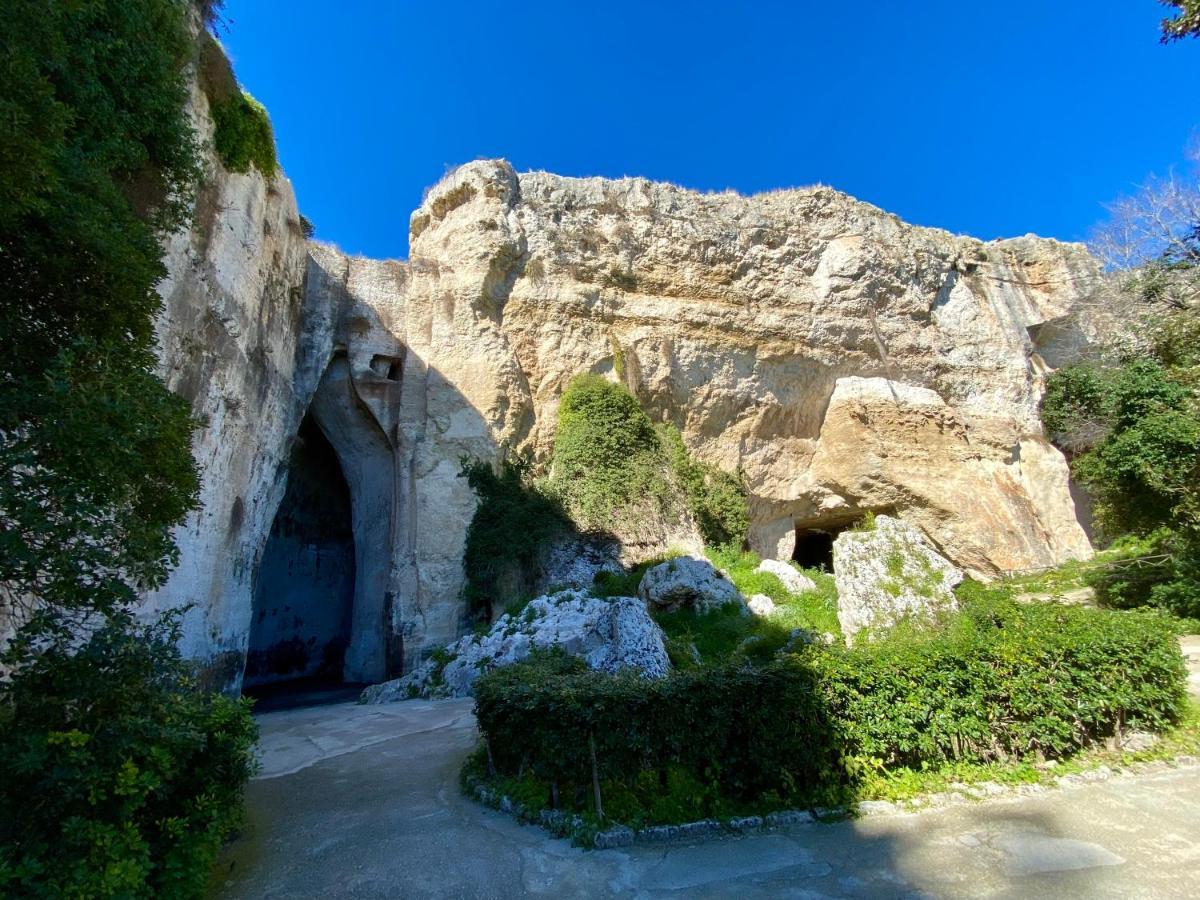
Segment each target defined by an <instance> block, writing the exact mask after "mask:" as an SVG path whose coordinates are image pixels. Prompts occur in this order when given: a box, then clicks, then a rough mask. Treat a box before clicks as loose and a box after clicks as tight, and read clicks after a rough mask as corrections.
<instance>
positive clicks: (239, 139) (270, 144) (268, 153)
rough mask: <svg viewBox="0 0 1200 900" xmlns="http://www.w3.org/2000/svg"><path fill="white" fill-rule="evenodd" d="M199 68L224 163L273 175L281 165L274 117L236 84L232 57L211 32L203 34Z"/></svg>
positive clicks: (215, 143) (230, 167) (216, 144)
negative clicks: (273, 121) (230, 57)
mask: <svg viewBox="0 0 1200 900" xmlns="http://www.w3.org/2000/svg"><path fill="white" fill-rule="evenodd" d="M199 68H200V86H201V88H202V89H203V90H204V95H205V96H206V97H207V98H208V106H209V114H210V115H211V116H212V120H213V146H214V149H216V151H217V155H218V156H219V157H221V162H222V163H224V165H225V168H227V169H228V170H229V171H231V172H248V171H250V167H251V166H254V168H256V169H258V171H259V172H261V173H262V174H263V175H265V176H266V177H268V178H270V177H271V176H272V175H274V174H275V170H276V169H277V168H278V165H279V164H278V161H277V159H276V155H275V133H274V131H273V130H272V128H271V118H270V116H268V115H267V110H266V109H265V108H264V107H263V105H262V104H261V103H259V102H258V101H257V100H255V99H254V98H253V97H252V96H250V94H249V93H247V92H246V91H245V90H243V89H242V88H241V86H240V85H239V84H238V83H237V78H236V77H235V76H234V74H233V67H232V66H230V64H229V58H228V57H227V56H226V55H225V51H224V50H223V49H221V45H220V44H218V43H217V41H216V39H215V38H213V37H212V35H210V34H204V35H202V36H201V42H200V67H199Z"/></svg>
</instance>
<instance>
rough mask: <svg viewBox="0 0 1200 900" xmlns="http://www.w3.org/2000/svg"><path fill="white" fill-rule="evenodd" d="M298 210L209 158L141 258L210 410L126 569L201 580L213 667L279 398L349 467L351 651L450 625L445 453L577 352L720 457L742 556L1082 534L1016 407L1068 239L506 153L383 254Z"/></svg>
mask: <svg viewBox="0 0 1200 900" xmlns="http://www.w3.org/2000/svg"><path fill="white" fill-rule="evenodd" d="M198 103H200V105H201V107H202V104H203V99H202V98H199V100H198ZM200 112H201V115H200V118H201V120H203V109H202V108H201V110H200ZM296 222H297V215H296V210H295V204H294V200H293V198H292V194H291V190H290V187H289V186H288V185H287V183H286V182H285V181H284V180H283V179H281V178H276V179H274V180H267V179H264V178H262V177H261V176H258V175H255V174H251V175H232V174H230V173H227V172H224V171H223V170H221V169H220V167H219V165H216V166H215V171H214V174H213V177H212V179H211V180H210V183H209V186H208V187H207V189H206V191H205V195H204V197H202V198H201V202H200V204H199V205H198V208H197V216H196V224H195V226H194V227H193V229H192V231H191V232H190V233H189V234H186V235H181V236H178V237H177V238H176V239H175V240H174V241H173V242H172V244H171V247H170V255H169V265H170V269H171V273H172V275H171V278H170V280H169V281H168V282H167V284H165V285H164V288H163V294H164V298H165V300H166V307H167V308H166V313H165V315H164V317H163V320H162V322H161V327H160V333H161V336H162V344H163V355H164V371H165V373H166V374H167V377H168V380H169V382H170V383H171V385H172V386H173V387H175V388H176V389H178V390H180V391H181V392H182V393H184V394H185V396H188V397H189V398H190V399H192V400H193V403H194V404H195V407H196V410H197V412H198V413H202V414H204V415H206V416H207V417H208V424H207V426H206V427H205V428H204V429H203V430H202V432H201V433H200V434H199V435H198V438H197V443H196V453H197V459H198V460H199V461H200V463H201V466H202V469H203V476H204V487H203V498H202V500H203V506H202V509H201V511H200V512H199V513H198V514H197V515H196V516H194V517H193V518H192V519H191V520H190V521H189V522H188V523H187V525H186V526H185V527H184V528H183V529H181V532H180V543H181V547H182V551H183V562H182V563H181V565H180V567H179V569H178V570H177V571H176V573H175V575H174V576H173V578H172V580H171V582H170V584H168V585H167V587H166V588H165V589H164V590H162V591H160V592H159V593H158V595H157V596H156V597H155V598H154V599H155V601H156V602H157V603H159V604H166V603H180V602H186V601H194V602H196V603H197V604H198V608H197V610H196V611H195V612H193V613H192V615H191V618H190V619H189V627H188V637H187V640H188V646H187V648H186V649H188V651H189V652H191V653H193V655H196V656H199V657H204V658H209V659H213V660H217V661H220V660H224V661H225V663H226V667H225V671H224V672H223V673H222V675H223V676H228V677H227V678H223V680H224V681H225V682H226V683H229V684H236V683H237V681H238V678H239V677H240V668H241V660H242V659H243V658H244V656H245V653H246V649H247V642H248V639H249V638H248V634H249V629H250V622H251V617H252V615H253V614H254V605H255V601H254V600H253V599H252V598H253V596H254V590H255V584H254V580H255V572H256V568H257V566H258V561H259V560H260V559H261V557H262V553H263V546H264V544H265V542H266V540H267V534H268V532H269V531H270V529H271V522H272V519H273V517H274V515H275V510H276V508H277V507H278V505H279V502H280V498H281V497H282V495H283V491H284V486H285V483H286V471H285V468H286V467H285V465H284V461H285V460H286V459H287V458H288V451H289V447H290V444H291V442H292V440H293V439H294V436H295V435H296V433H297V430H298V428H299V423H300V421H301V419H302V418H303V416H304V415H305V414H306V413H307V414H309V415H312V416H313V418H314V420H315V422H316V424H317V425H318V426H319V427H320V430H321V431H322V432H323V433H324V435H325V436H326V437H327V438H328V440H329V442H330V444H331V445H332V447H333V449H334V451H335V452H336V454H337V458H338V460H339V461H340V463H341V469H342V474H343V476H344V477H345V480H346V483H347V485H348V488H349V495H350V501H351V507H352V518H353V534H354V555H355V558H356V567H357V577H356V582H355V588H354V610H353V618H354V628H353V637H352V639H351V642H350V646H349V647H348V648H347V651H346V657H345V674H346V677H347V678H351V679H356V680H378V679H380V678H382V677H385V676H386V675H393V674H397V673H398V672H400V671H408V670H410V669H411V668H412V667H413V666H414V665H415V664H416V663H417V662H418V661H419V659H420V657H421V655H422V653H423V652H427V650H428V648H431V647H434V646H440V645H442V644H445V643H446V642H448V641H449V640H451V639H453V638H454V637H456V636H457V635H458V634H459V633H460V632H461V630H462V628H463V627H464V620H463V609H462V604H461V601H460V595H461V588H462V583H463V573H462V563H461V557H462V549H463V542H464V537H465V531H466V528H467V525H468V523H469V521H470V517H471V514H472V511H473V508H474V500H473V498H472V496H471V494H470V492H469V490H468V489H467V486H466V483H465V481H464V480H463V479H461V478H459V477H458V471H459V467H460V459H461V458H462V457H464V456H466V457H475V458H484V459H494V458H496V457H497V456H499V455H500V454H501V453H503V452H506V451H509V450H524V451H529V452H532V453H533V454H534V455H535V456H537V457H539V458H541V459H543V460H545V459H546V458H547V457H548V454H549V451H550V448H551V445H552V441H553V434H554V428H555V421H556V410H557V404H558V399H559V397H560V396H561V394H562V391H563V389H564V388H565V386H566V384H567V382H568V381H569V380H570V378H571V377H572V376H574V375H575V374H577V373H580V372H589V371H590V372H596V373H602V374H606V375H608V376H609V377H612V378H617V379H621V380H623V381H624V382H625V384H626V385H627V386H628V387H629V388H630V389H631V390H632V391H633V392H634V393H635V394H636V395H637V396H638V398H639V399H640V401H641V403H642V405H643V407H644V408H645V409H646V410H647V411H648V412H649V413H650V414H651V416H652V418H654V419H656V420H661V421H670V422H674V423H675V424H677V425H678V426H679V427H680V428H681V430H682V433H683V435H684V438H685V441H686V442H687V444H688V446H689V447H690V448H691V449H692V451H693V452H694V453H695V454H696V455H697V456H699V457H700V458H702V459H704V460H707V461H709V462H712V463H714V464H716V465H718V466H720V467H722V468H724V469H726V470H727V471H734V470H739V469H740V470H741V471H742V472H744V474H745V478H746V481H747V484H748V486H749V488H750V491H751V495H752V500H751V514H752V529H751V537H750V540H751V544H752V546H753V547H754V549H756V550H757V551H758V552H760V553H761V554H763V555H764V556H767V557H783V558H787V557H790V556H791V555H792V553H793V546H794V544H795V541H796V538H797V535H798V534H799V535H800V536H801V538H802V539H803V537H804V535H806V534H808V533H809V532H810V531H812V530H824V531H836V530H837V529H838V528H840V527H843V526H844V525H846V524H848V523H849V522H851V521H853V520H854V519H855V518H857V517H858V516H860V515H861V514H862V513H863V512H864V511H867V510H874V511H878V512H887V513H891V514H895V515H897V516H899V517H900V518H902V519H905V520H907V521H909V522H911V523H913V524H914V525H916V526H918V527H919V528H920V529H921V530H922V531H923V532H924V533H925V534H926V535H927V536H928V537H929V538H930V539H931V540H932V541H933V542H934V543H935V544H937V545H938V547H939V548H940V549H941V550H942V551H943V552H944V553H945V554H946V555H947V556H948V557H949V558H950V559H951V560H953V561H954V562H955V563H956V564H958V565H960V566H962V567H963V568H965V569H966V570H967V571H969V572H971V573H973V574H976V575H980V576H985V577H986V576H989V575H993V574H995V573H997V572H999V571H1003V570H1008V569H1017V568H1027V567H1033V566H1041V565H1050V564H1055V563H1058V562H1062V561H1064V560H1066V559H1071V558H1079V557H1084V556H1087V555H1088V554H1089V553H1090V547H1089V545H1088V542H1087V539H1086V537H1085V535H1084V533H1083V531H1082V529H1081V528H1080V526H1079V524H1078V522H1077V521H1076V517H1075V512H1074V508H1073V505H1072V501H1071V498H1070V495H1069V492H1068V479H1067V469H1066V465H1065V463H1064V461H1063V458H1062V456H1061V455H1060V454H1059V453H1058V451H1057V450H1055V449H1054V448H1052V447H1051V446H1050V445H1049V444H1048V443H1046V441H1045V440H1044V439H1043V437H1042V433H1041V426H1040V423H1039V421H1038V414H1037V408H1038V403H1039V400H1040V397H1041V391H1042V384H1043V376H1044V373H1045V372H1046V370H1047V364H1048V363H1049V364H1055V363H1056V360H1057V358H1058V357H1059V356H1060V355H1061V354H1062V353H1063V352H1064V348H1066V349H1070V348H1071V347H1072V346H1073V345H1074V344H1077V343H1078V342H1079V341H1080V340H1082V337H1081V336H1080V335H1079V334H1078V333H1077V332H1076V330H1075V329H1074V328H1073V326H1071V325H1070V322H1071V321H1072V319H1071V316H1070V313H1071V311H1072V308H1073V306H1074V305H1076V304H1077V303H1078V302H1079V301H1080V300H1081V299H1083V298H1084V297H1086V295H1087V294H1088V293H1089V292H1090V291H1091V290H1092V289H1093V287H1094V286H1095V285H1096V284H1097V281H1098V278H1099V271H1098V267H1097V264H1096V263H1095V261H1094V260H1093V259H1092V258H1091V257H1090V256H1089V255H1088V254H1087V252H1086V251H1085V250H1084V249H1083V248H1082V247H1081V246H1078V245H1068V244H1061V243H1058V242H1055V241H1048V240H1040V239H1037V238H1032V237H1027V238H1019V239H1014V240H1008V241H997V242H991V243H988V244H983V243H980V242H979V241H975V240H972V239H969V238H964V237H956V236H953V235H950V234H948V233H946V232H943V231H938V230H935V229H929V228H918V227H914V226H910V225H907V224H905V223H903V222H901V221H900V220H898V219H897V218H896V217H894V216H891V215H888V214H887V213H884V212H882V211H880V210H878V209H876V208H874V207H872V206H869V205H867V204H865V203H861V202H858V201H855V200H853V199H851V198H849V197H847V196H845V195H843V194H840V193H838V192H836V191H833V190H830V189H828V188H810V189H803V190H792V191H780V192H775V193H770V194H764V195H759V196H755V197H742V196H738V195H736V194H731V193H729V194H698V193H695V192H692V191H687V190H683V189H680V188H676V187H673V186H671V185H665V184H654V183H651V182H647V181H644V180H636V179H626V180H622V181H607V180H603V179H572V178H562V177H558V176H554V175H548V174H545V173H530V174H523V175H518V174H517V173H515V172H514V170H513V169H512V167H511V166H509V165H508V164H507V163H505V162H502V161H485V162H476V163H471V164H469V165H466V166H463V167H461V168H460V169H458V170H456V171H455V172H453V173H452V174H450V175H448V176H447V177H446V178H445V179H444V180H443V181H442V182H441V183H440V184H438V185H437V186H436V187H434V188H433V189H432V190H431V191H430V193H429V194H428V196H427V198H426V199H425V201H424V202H423V203H422V205H421V208H420V209H418V210H417V211H416V212H415V213H414V214H413V216H412V222H411V256H410V260H409V261H408V262H406V263H402V262H379V261H370V260H362V259H354V258H348V257H346V256H344V255H343V254H341V253H339V252H338V251H336V250H335V249H333V248H330V247H326V246H321V245H312V246H310V247H308V248H307V252H308V258H307V261H306V260H305V254H306V246H305V242H304V241H303V239H302V237H301V236H300V235H299V232H298V227H297V225H296ZM219 680H222V679H219Z"/></svg>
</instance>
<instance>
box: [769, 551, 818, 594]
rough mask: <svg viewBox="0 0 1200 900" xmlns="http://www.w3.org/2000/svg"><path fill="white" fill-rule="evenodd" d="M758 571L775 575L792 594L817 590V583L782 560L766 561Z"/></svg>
mask: <svg viewBox="0 0 1200 900" xmlns="http://www.w3.org/2000/svg"><path fill="white" fill-rule="evenodd" d="M756 571H759V572H766V573H767V574H768V575H774V576H775V577H776V578H778V579H779V580H780V581H782V582H783V586H784V588H786V589H787V591H788V593H790V594H805V593H808V592H809V591H815V590H816V589H817V585H816V583H815V582H814V581H813V580H812V579H811V578H809V577H808V576H807V575H801V574H800V573H799V572H797V571H796V570H795V569H793V568H792V567H791V566H789V565H788V564H787V563H785V562H784V561H783V560H780V559H764V560H763V561H762V562H760V563H759V564H758V569H757V570H756Z"/></svg>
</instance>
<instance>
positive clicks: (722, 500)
mask: <svg viewBox="0 0 1200 900" xmlns="http://www.w3.org/2000/svg"><path fill="white" fill-rule="evenodd" d="M658 434H659V439H660V440H661V441H662V445H663V449H664V450H665V451H666V454H667V459H668V460H669V461H670V464H671V471H672V472H673V473H674V475H675V480H676V482H677V483H678V484H679V485H680V487H682V488H683V492H684V496H686V497H687V503H688V508H689V509H690V510H691V513H692V518H694V519H695V520H696V524H697V525H698V526H699V528H700V535H701V537H703V538H704V543H705V544H707V545H708V546H710V547H727V546H728V547H735V548H738V549H740V548H741V546H742V544H743V543H744V542H745V540H746V533H747V531H749V529H750V511H749V505H748V503H747V491H746V486H745V484H743V482H742V479H741V477H740V476H739V475H731V474H730V473H728V472H726V471H724V470H723V469H719V468H717V467H716V466H713V465H709V464H708V463H702V462H699V461H697V460H695V459H692V456H691V454H690V453H688V451H687V447H686V446H684V443H683V437H682V436H681V435H680V433H679V429H678V428H675V427H674V426H671V425H663V426H661V427H660V428H659V429H658Z"/></svg>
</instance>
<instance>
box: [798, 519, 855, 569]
mask: <svg viewBox="0 0 1200 900" xmlns="http://www.w3.org/2000/svg"><path fill="white" fill-rule="evenodd" d="M845 530H846V529H845V528H844V527H843V528H836V529H835V528H831V529H824V528H797V529H796V546H795V548H794V549H793V550H792V561H793V562H795V563H796V564H797V565H799V566H801V567H803V568H805V569H820V570H821V571H823V572H832V571H833V541H834V539H835V538H836V537H837V536H838V535H839V534H841V533H842V532H843V531H845Z"/></svg>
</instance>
